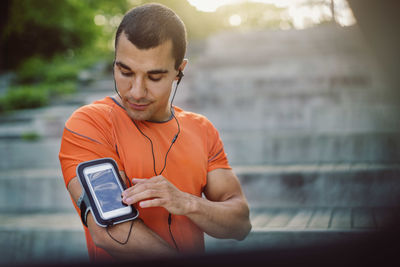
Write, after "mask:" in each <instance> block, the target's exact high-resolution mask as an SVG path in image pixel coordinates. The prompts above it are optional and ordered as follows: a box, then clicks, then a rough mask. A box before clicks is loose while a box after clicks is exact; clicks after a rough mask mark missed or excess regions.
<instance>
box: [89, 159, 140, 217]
mask: <svg viewBox="0 0 400 267" xmlns="http://www.w3.org/2000/svg"><path fill="white" fill-rule="evenodd" d="M83 176H84V178H85V181H86V184H87V186H88V188H89V190H90V193H91V195H92V197H93V200H94V203H95V205H96V207H97V210H98V213H99V215H100V216H101V218H102V219H103V220H108V219H112V218H116V217H121V216H124V215H128V214H131V213H132V212H133V209H132V207H131V206H128V205H126V204H124V203H123V202H122V198H121V194H122V191H123V190H124V187H123V186H122V184H121V181H120V178H119V174H117V173H116V170H115V168H114V167H113V165H112V164H111V163H108V162H105V163H101V164H96V165H92V166H87V167H86V168H84V169H83Z"/></svg>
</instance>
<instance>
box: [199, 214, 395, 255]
mask: <svg viewBox="0 0 400 267" xmlns="http://www.w3.org/2000/svg"><path fill="white" fill-rule="evenodd" d="M399 216H400V206H396V207H377V208H368V207H357V208H349V207H333V208H332V207H327V208H311V207H307V208H259V209H252V210H251V222H252V226H253V228H252V231H251V233H250V234H249V236H247V238H246V239H245V240H243V241H236V240H229V239H224V240H221V239H215V238H213V237H210V236H206V244H207V250H208V251H209V252H215V251H218V252H222V251H225V252H230V253H232V251H246V250H247V251H249V250H262V249H278V250H279V249H286V250H287V249H302V248H310V247H311V248H316V247H321V246H335V245H336V244H346V243H348V242H354V241H355V240H363V239H365V240H368V238H371V237H373V236H376V235H379V234H380V233H382V232H384V231H385V232H387V231H391V230H393V231H396V227H397V225H398V222H399V218H400V217H399Z"/></svg>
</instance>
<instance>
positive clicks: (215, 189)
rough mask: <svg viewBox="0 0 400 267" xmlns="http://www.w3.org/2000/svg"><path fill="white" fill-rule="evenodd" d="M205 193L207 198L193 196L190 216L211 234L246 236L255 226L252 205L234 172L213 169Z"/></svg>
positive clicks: (218, 236) (227, 236)
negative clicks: (251, 221) (252, 219)
mask: <svg viewBox="0 0 400 267" xmlns="http://www.w3.org/2000/svg"><path fill="white" fill-rule="evenodd" d="M204 195H205V196H206V199H205V198H197V197H195V196H193V197H195V198H196V200H194V201H193V203H194V204H193V208H192V209H191V212H190V213H188V215H187V216H188V217H189V218H190V219H192V220H193V221H194V222H195V223H196V224H197V225H198V226H199V227H200V228H201V229H203V230H204V232H206V233H207V234H208V235H210V236H213V237H217V238H235V239H237V240H243V239H244V238H245V237H246V236H247V235H248V233H249V232H250V230H251V224H250V219H249V207H248V204H247V201H246V198H245V196H244V194H243V192H242V188H241V186H240V183H239V180H238V178H237V177H236V175H235V174H234V172H233V171H232V170H229V169H216V170H213V171H210V172H209V173H208V175H207V186H206V188H205V190H204Z"/></svg>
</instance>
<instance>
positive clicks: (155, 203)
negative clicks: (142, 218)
mask: <svg viewBox="0 0 400 267" xmlns="http://www.w3.org/2000/svg"><path fill="white" fill-rule="evenodd" d="M163 205H165V200H163V199H161V198H155V199H149V200H144V201H141V202H139V206H140V207H141V208H153V207H162V206H163Z"/></svg>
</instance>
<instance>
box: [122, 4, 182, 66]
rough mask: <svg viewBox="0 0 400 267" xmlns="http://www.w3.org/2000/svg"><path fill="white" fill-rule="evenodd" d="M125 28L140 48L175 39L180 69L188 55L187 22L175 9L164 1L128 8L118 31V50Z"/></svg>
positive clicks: (175, 56) (131, 40)
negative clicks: (186, 54) (120, 37)
mask: <svg viewBox="0 0 400 267" xmlns="http://www.w3.org/2000/svg"><path fill="white" fill-rule="evenodd" d="M122 32H124V34H125V35H126V37H127V38H128V40H129V41H130V42H131V43H132V44H134V45H135V46H136V47H137V48H139V49H149V48H153V47H156V46H159V45H161V44H162V43H164V42H165V41H168V40H171V41H172V55H173V57H174V58H175V69H176V70H177V69H178V68H179V66H180V65H181V63H182V61H183V58H184V57H185V53H186V43H187V40H186V29H185V25H184V24H183V22H182V20H181V19H180V18H179V17H178V15H177V14H175V12H174V11H172V10H171V9H170V8H168V7H166V6H164V5H161V4H146V5H142V6H139V7H136V8H133V9H131V10H130V11H128V12H127V13H126V14H125V16H124V18H123V19H122V21H121V24H120V25H119V26H118V29H117V33H116V35H115V51H116V50H117V44H118V38H119V36H120V35H121V33H122Z"/></svg>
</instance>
